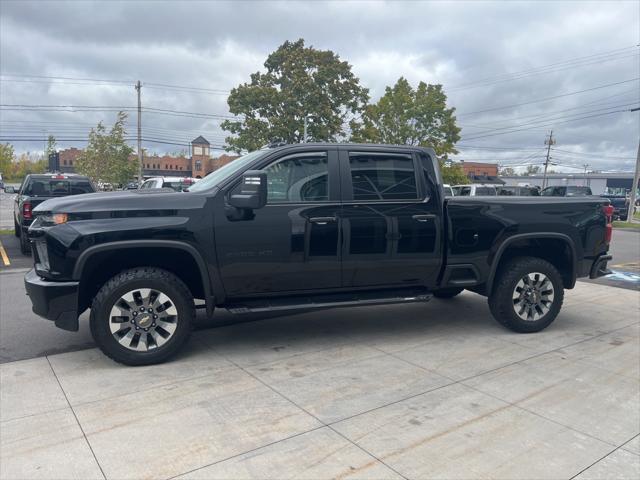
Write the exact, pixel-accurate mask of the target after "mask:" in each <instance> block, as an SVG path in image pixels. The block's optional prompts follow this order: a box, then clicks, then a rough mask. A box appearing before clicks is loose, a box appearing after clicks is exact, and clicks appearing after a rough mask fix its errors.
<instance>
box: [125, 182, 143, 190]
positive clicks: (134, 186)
mask: <svg viewBox="0 0 640 480" xmlns="http://www.w3.org/2000/svg"><path fill="white" fill-rule="evenodd" d="M138 188H140V184H139V183H138V182H129V183H127V186H126V187H124V189H125V190H137V189H138Z"/></svg>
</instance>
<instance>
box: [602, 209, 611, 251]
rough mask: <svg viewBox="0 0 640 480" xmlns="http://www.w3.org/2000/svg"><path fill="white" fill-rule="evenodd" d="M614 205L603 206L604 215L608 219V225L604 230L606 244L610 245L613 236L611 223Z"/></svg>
mask: <svg viewBox="0 0 640 480" xmlns="http://www.w3.org/2000/svg"><path fill="white" fill-rule="evenodd" d="M613 211H614V209H613V205H603V206H602V213H604V216H605V217H606V219H607V225H606V226H605V229H604V242H605V243H606V244H607V245H608V244H610V243H611V237H612V236H613V225H612V224H611V222H612V221H613Z"/></svg>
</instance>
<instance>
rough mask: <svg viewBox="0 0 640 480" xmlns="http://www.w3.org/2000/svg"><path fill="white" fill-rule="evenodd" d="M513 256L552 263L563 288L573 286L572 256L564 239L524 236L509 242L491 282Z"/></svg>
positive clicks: (573, 267) (493, 281)
mask: <svg viewBox="0 0 640 480" xmlns="http://www.w3.org/2000/svg"><path fill="white" fill-rule="evenodd" d="M515 257H536V258H542V259H543V260H546V261H547V262H549V263H550V264H551V265H553V266H554V267H555V268H556V270H558V272H559V273H560V276H561V277H562V283H563V285H564V288H573V286H574V283H575V278H574V269H575V265H574V256H573V251H572V249H571V247H570V245H569V243H568V242H567V241H566V240H563V239H561V238H524V239H521V240H516V241H514V242H512V243H510V244H509V246H508V247H507V248H506V249H505V251H504V252H503V253H502V255H501V256H500V259H499V261H498V265H497V267H496V270H495V275H494V277H493V279H492V283H493V284H495V283H496V281H497V278H498V274H499V272H500V269H501V268H502V267H503V266H504V265H505V264H506V263H507V262H509V261H510V260H511V259H513V258H515Z"/></svg>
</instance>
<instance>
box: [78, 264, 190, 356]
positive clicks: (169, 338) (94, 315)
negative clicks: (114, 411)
mask: <svg viewBox="0 0 640 480" xmlns="http://www.w3.org/2000/svg"><path fill="white" fill-rule="evenodd" d="M194 318H195V307H194V304H193V297H192V295H191V292H190V291H189V289H188V288H187V286H186V285H185V284H184V283H183V282H182V280H180V279H179V278H178V277H176V276H175V275H173V274H172V273H170V272H167V271H166V270H162V269H159V268H152V267H142V268H133V269H131V270H126V271H124V272H121V273H119V274H118V275H116V276H115V277H113V278H112V279H111V280H109V281H108V282H107V283H105V284H104V285H103V287H102V288H101V289H100V291H99V292H98V293H97V295H96V297H95V299H94V300H93V304H92V306H91V317H90V326H91V333H92V335H93V338H94V340H95V342H96V343H97V344H98V346H99V347H100V349H101V350H102V351H103V352H104V353H105V354H106V355H107V356H108V357H110V358H112V359H113V360H115V361H116V362H120V363H124V364H125V365H151V364H154V363H160V362H163V361H164V360H166V359H167V358H169V357H170V356H172V355H174V354H175V353H176V352H177V351H178V350H179V349H180V347H181V346H182V345H183V344H184V343H185V342H186V340H187V338H188V337H189V334H190V332H191V324H192V322H193V320H194Z"/></svg>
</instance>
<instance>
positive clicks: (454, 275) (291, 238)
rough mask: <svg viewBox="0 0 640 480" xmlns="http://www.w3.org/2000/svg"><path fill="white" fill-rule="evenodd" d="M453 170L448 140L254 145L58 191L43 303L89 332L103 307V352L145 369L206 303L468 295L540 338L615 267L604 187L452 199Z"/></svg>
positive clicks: (46, 248)
mask: <svg viewBox="0 0 640 480" xmlns="http://www.w3.org/2000/svg"><path fill="white" fill-rule="evenodd" d="M438 168H439V167H438V160H437V158H436V155H435V152H434V151H433V150H432V149H425V148H420V147H409V146H380V145H378V146H376V145H368V144H322V143H320V144H312V143H303V144H296V145H288V146H284V147H279V148H273V149H263V150H256V151H254V152H251V153H249V154H248V155H245V156H244V157H242V158H239V159H237V160H235V161H233V162H232V163H229V164H227V165H225V166H224V167H222V168H220V169H218V170H216V171H214V172H213V173H212V174H211V175H209V176H207V177H206V178H205V179H203V180H201V181H199V182H198V183H197V184H195V185H194V186H192V187H191V188H190V191H189V192H186V193H184V194H179V195H176V194H175V193H171V192H167V191H166V190H164V189H140V190H132V191H128V192H120V193H118V194H117V195H95V196H83V197H82V199H81V200H76V199H74V198H71V197H68V198H60V199H54V200H48V201H47V202H44V203H42V204H40V205H38V207H36V209H35V211H36V212H37V213H38V216H37V217H36V220H35V222H34V223H33V225H31V228H30V229H29V236H30V238H31V239H32V240H33V242H34V244H35V246H36V248H35V254H34V264H35V265H34V269H33V270H31V271H30V272H28V273H27V274H26V277H25V285H26V289H27V292H28V294H29V297H30V299H31V302H32V304H33V311H34V312H35V313H37V314H38V315H41V316H43V317H44V318H46V319H49V320H52V321H54V322H55V324H56V326H58V327H60V328H63V329H66V330H71V331H74V330H78V329H79V320H78V317H79V315H80V314H81V313H82V312H84V311H85V310H87V309H90V310H91V315H90V320H89V322H90V326H91V332H92V334H93V337H94V339H95V341H96V343H97V344H98V346H99V347H100V348H101V349H102V351H103V352H104V353H105V354H106V355H108V356H109V357H111V358H113V359H114V360H116V361H118V362H122V363H125V364H127V365H143V364H152V363H158V362H161V361H163V360H165V359H167V358H168V357H170V356H171V355H173V354H174V353H176V352H177V351H178V350H179V349H180V347H181V345H183V344H184V342H185V341H186V340H187V337H188V336H189V334H190V333H191V325H192V323H193V321H194V318H195V308H196V307H195V302H194V299H201V300H202V302H201V306H202V308H204V309H205V311H206V313H207V314H208V315H211V314H212V313H213V311H214V309H216V308H224V309H227V310H228V311H230V312H232V313H234V314H239V313H245V312H264V311H271V312H284V311H288V310H289V311H291V310H300V309H319V308H328V307H344V306H354V305H379V304H385V303H403V302H425V301H428V300H429V299H431V298H432V297H433V296H435V297H437V298H441V299H448V298H451V297H454V296H455V295H457V294H459V293H460V292H462V290H463V289H469V290H471V291H473V292H476V293H478V294H480V295H484V296H486V297H488V301H489V307H490V310H491V312H492V314H493V316H494V317H495V318H496V320H497V321H499V322H500V323H501V324H502V325H504V326H506V327H508V328H510V329H512V330H514V331H517V332H537V331H540V330H542V329H544V328H545V327H547V326H548V325H549V324H550V323H551V322H553V320H554V319H555V318H556V316H557V315H558V312H559V311H560V307H561V305H562V301H563V296H564V291H565V289H571V288H573V287H574V285H575V283H576V278H577V277H585V276H590V277H591V278H595V277H598V276H601V275H604V274H606V273H608V270H607V262H608V261H609V260H610V259H611V256H610V255H609V254H608V250H609V244H610V241H611V232H612V227H611V213H612V208H611V206H610V205H609V202H608V201H607V200H606V199H601V198H598V197H585V198H572V199H559V198H534V197H497V196H494V197H468V198H465V197H457V196H456V197H451V198H448V199H446V201H445V199H444V197H443V195H442V188H441V185H440V184H438V183H437V181H438V180H437V179H439V178H440V174H439V172H438ZM199 306H200V305H199ZM389 328H394V327H393V322H392V320H390V323H389Z"/></svg>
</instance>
